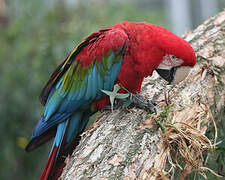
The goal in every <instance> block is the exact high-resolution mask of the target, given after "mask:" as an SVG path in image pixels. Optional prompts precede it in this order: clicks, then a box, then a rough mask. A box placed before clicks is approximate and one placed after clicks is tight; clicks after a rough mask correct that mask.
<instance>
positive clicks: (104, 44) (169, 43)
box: [26, 21, 196, 180]
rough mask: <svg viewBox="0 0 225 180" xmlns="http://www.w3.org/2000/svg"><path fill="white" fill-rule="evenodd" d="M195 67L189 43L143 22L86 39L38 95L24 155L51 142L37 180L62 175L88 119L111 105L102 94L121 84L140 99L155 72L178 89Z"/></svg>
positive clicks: (59, 67) (116, 27)
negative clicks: (35, 117) (35, 120)
mask: <svg viewBox="0 0 225 180" xmlns="http://www.w3.org/2000/svg"><path fill="white" fill-rule="evenodd" d="M195 63H196V56H195V52H194V50H193V49H192V47H191V46H190V44H189V43H188V42H186V41H185V40H183V39H182V38H180V37H178V36H176V35H174V34H173V33H171V32H170V31H168V30H167V29H164V28H162V27H160V26H156V25H152V24H149V23H145V22H142V23H134V22H127V21H125V22H121V23H118V24H115V25H114V26H112V27H108V28H105V29H102V30H99V31H97V32H94V33H92V34H91V35H90V36H88V37H87V38H86V39H84V41H83V42H81V44H79V45H78V46H77V48H75V49H74V50H73V51H72V52H71V53H70V55H69V56H68V57H67V58H66V59H65V60H64V61H63V62H62V63H61V64H60V65H59V66H58V67H57V68H56V70H55V71H54V72H53V74H52V75H51V78H50V80H49V81H48V82H47V84H46V85H45V87H44V89H43V90H42V92H41V95H40V101H41V103H42V104H43V105H44V106H45V107H44V113H43V115H42V117H41V119H40V120H39V122H38V123H37V125H36V127H35V129H34V131H33V134H32V139H31V141H30V143H29V144H28V145H27V147H26V151H28V152H29V151H32V150H34V149H35V148H37V147H39V146H40V145H42V144H43V143H45V142H47V141H48V140H50V139H51V138H52V137H55V138H54V142H53V145H52V149H51V152H50V155H49V159H48V162H47V164H46V166H45V169H44V172H43V173H42V176H41V179H42V180H44V179H55V178H56V177H58V176H59V175H60V174H61V170H58V171H57V168H56V167H57V166H58V165H59V164H60V163H59V162H62V161H63V160H64V158H63V157H64V156H66V155H67V154H68V153H69V151H71V149H73V148H74V144H76V139H77V138H76V137H77V136H78V135H79V134H80V133H81V132H82V131H83V130H84V127H85V126H86V124H87V122H88V119H89V117H90V115H92V114H93V113H94V112H96V111H98V110H99V109H102V108H104V107H105V106H106V105H108V104H109V97H107V96H106V94H104V93H103V92H102V91H101V90H105V91H112V89H113V87H114V85H115V84H120V85H122V86H123V87H125V88H126V89H127V90H128V91H129V92H131V93H133V94H136V93H139V92H140V90H141V84H142V81H143V79H144V77H147V76H151V75H152V72H153V71H154V70H156V71H157V72H158V73H159V75H160V76H162V77H163V78H164V79H166V80H167V81H169V82H170V83H171V84H176V83H178V82H180V81H182V80H183V79H184V78H185V77H186V76H187V75H188V73H189V71H190V68H191V67H193V66H194V65H195ZM120 92H121V93H126V92H125V91H123V90H121V91H120ZM61 164H62V163H61ZM61 166H63V165H61ZM61 169H62V168H61Z"/></svg>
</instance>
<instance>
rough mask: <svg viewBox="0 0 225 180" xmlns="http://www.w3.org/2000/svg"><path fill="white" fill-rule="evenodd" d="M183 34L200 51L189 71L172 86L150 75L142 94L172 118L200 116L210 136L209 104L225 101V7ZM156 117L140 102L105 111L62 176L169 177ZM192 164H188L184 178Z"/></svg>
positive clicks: (201, 126) (220, 104)
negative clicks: (149, 113)
mask: <svg viewBox="0 0 225 180" xmlns="http://www.w3.org/2000/svg"><path fill="white" fill-rule="evenodd" d="M184 38H185V39H186V40H187V41H189V42H190V43H191V45H192V47H193V48H194V49H195V51H196V54H197V65H196V66H195V67H194V68H193V69H192V71H191V73H190V75H189V76H188V77H187V78H186V80H185V81H184V82H182V83H180V84H179V85H177V86H175V87H171V86H166V84H165V81H163V80H162V79H160V78H159V77H158V76H157V74H154V75H153V76H152V77H150V78H147V79H145V81H144V83H143V88H142V90H143V91H142V94H144V95H145V96H146V97H148V98H150V99H152V100H153V101H155V102H157V104H158V105H157V106H158V109H159V111H163V109H164V107H165V106H167V107H168V106H169V107H170V108H169V109H170V110H169V112H168V117H169V118H170V119H172V120H173V122H182V121H183V122H184V121H185V122H187V123H188V121H189V122H190V121H193V123H195V122H197V123H196V126H195V125H193V127H194V128H196V129H198V131H199V132H200V134H201V135H202V137H203V138H206V137H205V136H204V133H205V131H206V129H207V128H208V126H209V122H210V121H211V120H212V116H211V115H212V113H211V110H210V108H211V109H213V114H215V113H216V112H218V111H220V110H221V108H224V102H225V100H224V99H225V91H224V84H225V50H224V49H225V11H224V12H221V13H220V14H218V15H217V16H215V17H212V18H210V19H208V20H206V21H205V22H204V23H203V24H202V25H200V26H199V27H198V28H197V29H196V30H194V31H193V32H188V33H186V34H185V35H184ZM155 118H157V117H154V118H149V115H148V114H147V112H145V111H143V110H140V109H135V108H132V109H129V110H128V109H122V108H121V109H117V110H114V112H102V113H101V115H100V116H99V117H98V120H97V121H96V122H95V123H94V125H93V127H92V128H91V129H89V130H88V131H87V132H85V133H84V134H83V136H82V139H81V141H80V144H79V145H78V146H77V148H76V149H75V150H74V153H73V155H72V156H71V157H68V158H67V160H66V162H67V165H66V167H65V168H64V170H63V173H62V176H61V179H68V180H69V179H76V180H78V179H157V178H159V177H160V178H162V179H166V178H167V177H166V176H165V175H164V174H163V173H162V172H163V170H165V167H166V164H167V163H168V161H170V148H168V147H165V146H164V145H163V142H165V136H164V134H163V133H162V132H161V130H160V128H158V126H157V125H156V124H155V123H154V119H155ZM211 124H212V123H211ZM165 126H166V125H165ZM190 126H191V125H190ZM167 130H169V129H168V128H166V131H167ZM215 136H216V135H215ZM205 141H207V140H205ZM207 143H208V144H210V142H207ZM211 145H212V144H211ZM203 150H205V149H204V148H203ZM170 162H171V161H170ZM192 167H193V166H192ZM196 168H199V167H196ZM191 169H192V168H191V167H190V166H189V165H188V164H187V168H184V171H183V172H182V173H183V174H182V173H181V176H182V177H181V179H182V178H183V179H184V178H185V177H186V176H187V175H188V174H190V172H191ZM187 172H188V173H187Z"/></svg>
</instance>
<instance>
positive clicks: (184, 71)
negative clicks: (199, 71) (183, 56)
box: [171, 66, 191, 85]
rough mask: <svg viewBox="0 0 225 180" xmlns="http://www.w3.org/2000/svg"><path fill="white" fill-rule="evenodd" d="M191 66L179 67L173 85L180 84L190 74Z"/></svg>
mask: <svg viewBox="0 0 225 180" xmlns="http://www.w3.org/2000/svg"><path fill="white" fill-rule="evenodd" d="M190 70H191V67H189V66H181V67H179V68H177V70H176V73H175V75H174V79H173V81H172V82H171V84H172V85H175V84H178V83H179V82H181V81H183V80H184V79H185V78H186V77H187V76H188V74H189V72H190Z"/></svg>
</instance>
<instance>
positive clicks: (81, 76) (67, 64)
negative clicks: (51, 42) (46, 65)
mask: <svg viewBox="0 0 225 180" xmlns="http://www.w3.org/2000/svg"><path fill="white" fill-rule="evenodd" d="M127 41H128V38H127V35H126V33H125V32H124V31H123V30H120V29H103V30H101V31H98V32H95V33H92V34H91V35H90V36H89V37H88V38H86V39H85V40H84V41H83V42H82V43H81V44H80V45H79V46H78V47H77V48H76V49H75V50H74V51H73V52H72V53H71V54H70V55H69V56H68V57H67V58H66V59H65V60H64V61H63V63H62V64H60V65H59V66H58V67H57V69H56V70H55V71H54V72H53V74H52V76H51V78H50V80H49V81H48V82H47V84H46V85H45V87H44V89H43V90H42V92H41V95H40V101H41V102H42V104H43V105H45V109H44V113H43V117H42V119H41V120H40V121H39V123H38V124H37V126H36V128H35V130H34V131H33V135H32V137H33V138H35V137H37V136H40V135H41V134H43V133H45V132H46V131H47V130H48V129H50V128H52V127H54V126H56V125H57V124H59V123H61V122H63V121H64V120H65V119H67V118H68V117H70V116H71V114H72V113H74V111H76V110H78V109H79V108H84V107H86V106H88V105H89V104H90V103H91V102H92V101H94V100H97V99H100V98H101V97H102V96H104V95H103V94H102V92H101V89H103V90H112V88H113V85H114V82H115V80H116V78H117V76H118V74H119V72H120V68H121V64H122V61H123V59H124V54H125V51H126V47H127Z"/></svg>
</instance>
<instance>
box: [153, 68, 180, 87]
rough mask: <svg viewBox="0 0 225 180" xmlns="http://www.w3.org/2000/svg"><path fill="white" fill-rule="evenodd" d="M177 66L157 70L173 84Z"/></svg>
mask: <svg viewBox="0 0 225 180" xmlns="http://www.w3.org/2000/svg"><path fill="white" fill-rule="evenodd" d="M176 70H177V67H173V68H171V69H170V70H167V69H156V72H157V73H158V74H159V75H160V76H161V77H162V78H163V79H165V80H166V81H168V82H169V84H171V83H172V82H173V80H174V76H175V73H176Z"/></svg>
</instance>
